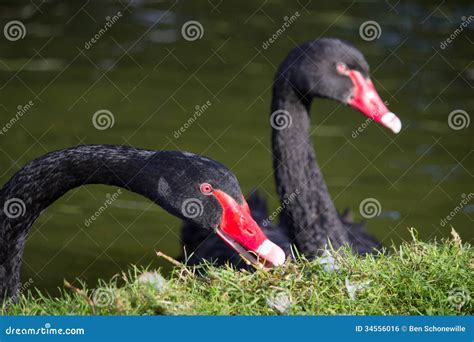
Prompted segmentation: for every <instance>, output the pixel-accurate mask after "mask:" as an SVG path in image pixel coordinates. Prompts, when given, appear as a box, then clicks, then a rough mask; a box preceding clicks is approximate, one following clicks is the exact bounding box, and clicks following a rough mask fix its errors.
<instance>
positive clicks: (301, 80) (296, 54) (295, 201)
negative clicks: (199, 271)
mask: <svg viewBox="0 0 474 342" xmlns="http://www.w3.org/2000/svg"><path fill="white" fill-rule="evenodd" d="M315 97H319V98H329V99H332V100H336V101H338V102H340V103H343V104H346V105H349V106H351V107H353V108H355V109H357V110H358V111H360V112H362V113H363V114H364V115H366V116H367V117H368V118H370V120H373V121H376V122H379V123H381V124H382V125H384V126H386V127H388V128H389V129H391V130H392V131H393V132H394V133H398V132H399V131H400V129H401V122H400V120H399V119H398V118H397V116H396V115H395V114H393V113H391V112H390V111H389V110H388V109H387V107H386V105H385V104H384V102H383V101H382V100H381V98H380V96H379V95H378V93H377V91H376V90H375V87H374V85H373V84H372V81H371V80H370V78H369V66H368V64H367V62H366V61H365V59H364V56H363V55H362V53H361V52H360V51H358V50H357V49H356V48H355V47H353V46H351V45H350V44H348V43H345V42H342V41H341V40H338V39H330V38H325V39H319V40H314V41H310V42H307V43H304V44H302V45H301V46H298V47H297V48H295V49H293V50H292V51H291V52H290V53H289V54H288V56H287V57H286V59H285V60H284V61H283V62H282V63H281V64H280V66H279V68H278V70H277V72H276V76H275V79H274V84H273V98H272V105H271V116H270V123H271V126H272V149H273V168H274V171H275V181H276V188H277V191H278V195H279V197H280V202H281V203H282V204H281V206H280V209H281V213H280V224H279V226H278V227H273V226H268V227H266V226H267V225H266V224H265V223H266V222H268V219H267V218H268V213H267V209H266V204H265V201H264V200H263V199H261V198H259V197H258V195H256V194H254V195H252V196H251V198H249V204H250V206H251V210H252V215H253V216H254V218H255V219H256V221H257V222H258V223H259V224H260V226H262V227H263V230H264V232H265V233H266V234H267V236H268V237H269V238H270V239H272V238H274V240H273V241H274V242H275V243H277V244H279V245H280V247H282V248H283V249H284V250H285V251H286V252H287V253H288V250H289V248H290V244H294V245H295V246H296V247H297V250H298V251H299V252H300V253H302V254H303V255H305V256H307V257H310V258H312V257H314V256H316V255H318V254H321V252H322V250H324V248H325V247H326V245H327V244H328V240H330V242H331V244H332V246H333V247H335V248H339V247H341V246H342V245H344V244H349V245H351V247H352V249H353V250H354V252H356V253H361V254H364V253H369V252H372V251H373V250H374V248H376V247H379V243H378V242H377V241H376V240H375V239H374V238H373V237H372V236H370V235H369V234H368V233H367V232H366V231H365V228H364V225H363V224H362V223H353V222H352V219H351V217H350V214H349V212H348V211H346V212H345V213H344V214H342V215H338V213H337V211H336V208H335V206H334V203H333V202H332V200H331V197H330V195H329V192H328V189H327V186H326V183H325V182H324V179H323V175H322V173H321V170H320V168H319V166H318V164H317V162H316V154H315V151H314V148H313V145H312V143H311V137H310V114H309V113H310V107H311V102H312V100H313V98H315ZM192 231H194V229H193V228H192V227H191V226H190V224H185V225H184V226H183V231H182V241H183V245H184V248H185V250H186V251H187V253H191V252H193V251H194V254H192V255H191V258H190V260H189V263H191V264H194V263H198V262H199V261H200V260H201V259H212V260H215V261H216V262H217V263H219V264H222V263H224V262H225V261H226V260H229V261H230V262H232V263H237V262H238V259H237V258H236V256H235V255H234V254H235V253H233V252H232V251H231V250H229V249H228V248H227V247H226V246H224V245H223V244H222V243H220V242H219V241H217V240H216V239H215V238H213V237H210V236H209V235H208V234H206V233H205V232H201V233H200V234H197V235H196V234H195V235H193V236H191V235H190V233H191V232H192ZM215 245H217V246H219V247H215Z"/></svg>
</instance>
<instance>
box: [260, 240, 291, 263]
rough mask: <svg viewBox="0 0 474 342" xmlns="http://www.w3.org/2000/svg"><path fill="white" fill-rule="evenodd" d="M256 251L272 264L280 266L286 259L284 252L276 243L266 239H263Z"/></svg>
mask: <svg viewBox="0 0 474 342" xmlns="http://www.w3.org/2000/svg"><path fill="white" fill-rule="evenodd" d="M256 252H257V254H258V255H259V256H261V257H262V258H265V260H267V261H268V262H270V263H271V264H272V265H273V266H281V265H283V264H284V263H285V260H286V255H285V252H283V250H282V249H281V248H280V247H279V246H278V245H276V244H274V243H273V242H271V241H270V240H268V239H267V240H265V241H263V243H262V244H261V245H260V247H258V249H257V251H256Z"/></svg>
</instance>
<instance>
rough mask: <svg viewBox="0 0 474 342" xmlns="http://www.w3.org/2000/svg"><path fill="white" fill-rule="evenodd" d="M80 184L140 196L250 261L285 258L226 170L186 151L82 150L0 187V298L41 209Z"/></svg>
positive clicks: (27, 169) (47, 158)
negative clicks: (213, 234) (211, 234)
mask: <svg viewBox="0 0 474 342" xmlns="http://www.w3.org/2000/svg"><path fill="white" fill-rule="evenodd" d="M85 184H108V185H114V186H119V187H123V188H125V189H127V190H130V191H133V192H136V193H138V194H141V195H143V196H145V197H147V198H149V199H150V200H152V201H154V202H155V203H157V204H158V205H160V206H161V207H163V208H164V209H165V210H167V211H168V212H170V213H171V214H173V215H175V216H177V217H179V218H181V219H183V220H187V221H188V222H190V223H192V225H193V226H194V227H195V228H196V229H197V231H199V230H206V229H208V230H210V231H214V232H216V233H217V234H216V235H218V236H219V237H220V238H221V239H222V240H224V241H225V242H226V243H227V244H229V245H230V246H232V247H233V248H234V249H236V250H237V251H238V252H239V253H242V254H243V255H244V256H245V257H246V258H247V259H249V260H250V261H254V262H256V263H257V262H258V261H261V262H262V263H263V264H268V266H272V265H281V264H282V263H283V262H284V260H285V255H284V253H283V251H282V250H281V249H280V248H279V247H278V246H276V245H275V244H273V243H272V242H270V241H269V240H268V239H267V237H266V236H265V234H264V233H263V232H262V231H261V229H260V228H259V226H258V225H257V224H256V222H255V221H254V220H253V219H252V217H251V215H250V211H249V207H248V205H247V203H246V201H245V199H244V197H243V195H242V193H241V190H240V187H239V183H238V181H237V178H236V177H235V176H234V175H233V174H232V173H231V172H230V171H229V170H228V169H227V168H226V167H225V166H223V165H221V164H219V163H217V162H215V161H213V160H210V159H208V158H205V157H202V156H199V155H196V154H193V153H188V152H177V151H150V150H142V149H136V148H133V147H128V146H120V145H82V146H77V147H72V148H68V149H64V150H60V151H55V152H51V153H49V154H46V155H44V156H42V157H40V158H38V159H35V160H33V161H31V162H29V163H28V164H26V165H25V166H24V167H23V168H22V169H21V170H19V171H18V172H17V173H16V174H15V175H13V177H12V178H11V179H10V180H9V181H8V182H7V183H6V184H5V186H4V187H3V188H2V189H1V190H0V205H1V209H2V210H0V300H2V299H4V298H6V297H15V296H16V294H17V290H18V285H19V280H20V266H21V257H22V254H23V249H24V245H25V240H26V237H27V234H28V232H29V230H30V228H31V226H32V224H33V222H34V221H35V220H36V218H37V217H38V216H39V215H40V213H41V211H42V210H44V209H46V207H48V206H49V205H50V204H51V203H52V202H54V201H55V200H57V199H58V198H59V197H61V196H62V195H63V194H65V193H66V192H67V191H69V190H71V189H73V188H76V187H79V186H82V185H85ZM199 228H206V229H199ZM248 251H250V252H253V253H254V254H255V255H253V254H251V253H248Z"/></svg>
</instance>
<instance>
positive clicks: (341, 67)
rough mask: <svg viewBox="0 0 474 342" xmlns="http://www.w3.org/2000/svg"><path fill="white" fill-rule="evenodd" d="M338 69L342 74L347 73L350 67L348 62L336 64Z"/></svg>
mask: <svg viewBox="0 0 474 342" xmlns="http://www.w3.org/2000/svg"><path fill="white" fill-rule="evenodd" d="M336 70H337V72H338V73H340V74H342V75H347V72H348V71H349V68H348V67H347V65H346V63H342V62H339V63H337V64H336Z"/></svg>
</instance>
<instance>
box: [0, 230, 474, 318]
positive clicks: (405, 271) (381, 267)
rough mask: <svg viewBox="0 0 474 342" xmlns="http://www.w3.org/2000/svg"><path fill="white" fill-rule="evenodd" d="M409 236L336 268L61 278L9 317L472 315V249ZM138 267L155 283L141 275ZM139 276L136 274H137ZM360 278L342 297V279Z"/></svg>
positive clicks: (343, 254) (315, 264)
mask: <svg viewBox="0 0 474 342" xmlns="http://www.w3.org/2000/svg"><path fill="white" fill-rule="evenodd" d="M415 234H416V233H415V232H414V231H412V236H413V241H410V242H405V243H403V244H402V245H401V246H397V247H392V248H391V249H390V250H387V251H385V253H384V254H380V255H376V256H368V257H358V256H353V255H351V254H350V253H349V252H348V250H341V251H339V252H338V253H334V254H333V255H334V257H335V260H336V264H337V265H338V267H339V269H338V270H336V271H332V272H328V271H325V270H324V266H323V265H322V264H321V263H320V262H319V261H320V259H318V260H313V261H308V260H305V259H304V258H300V259H299V260H297V261H293V262H290V263H288V264H286V265H285V266H283V267H279V268H274V269H271V270H269V271H264V270H259V271H256V272H247V271H243V270H235V269H232V268H230V267H219V268H217V267H213V266H211V265H206V266H202V267H200V268H192V267H185V266H182V267H180V266H177V267H176V268H175V270H174V271H173V273H172V275H171V276H170V277H169V279H166V280H165V279H164V278H162V277H161V276H159V275H158V273H157V272H156V271H150V270H144V269H139V268H136V267H132V268H131V270H130V271H129V272H128V273H124V274H121V275H117V276H116V277H114V278H113V279H111V280H110V281H107V282H105V281H101V282H100V287H98V288H97V289H87V288H85V286H82V287H81V288H76V287H72V286H71V285H69V284H68V283H67V282H65V287H64V289H63V290H62V294H61V296H60V297H58V298H53V297H49V296H46V295H43V294H41V293H40V292H39V291H37V290H33V291H27V292H25V293H23V294H22V295H21V297H20V300H19V302H18V303H17V304H15V305H11V306H10V307H9V308H8V309H6V308H5V307H4V308H3V309H2V310H1V313H2V314H10V315H70V314H78V315H91V314H100V315H155V314H160V315H161V314H164V315H195V314H204V315H274V314H289V315H335V314H357V315H387V314H390V315H472V314H474V303H473V302H474V298H471V296H473V295H474V294H473V293H471V292H472V290H473V289H474V277H473V271H474V253H473V248H472V247H471V246H470V245H469V244H463V243H462V242H461V240H460V239H459V236H458V235H457V234H456V233H455V232H454V231H453V238H452V239H449V240H443V241H439V242H436V241H434V242H429V243H426V242H421V241H419V240H417V239H416V236H415ZM144 272H148V273H147V274H148V275H150V274H152V275H153V276H154V277H155V279H157V281H158V282H157V283H156V281H155V283H154V284H153V283H150V282H146V281H143V280H142V281H140V280H138V278H139V277H140V275H142V274H143V273H144ZM142 277H143V276H142ZM354 284H365V286H362V287H361V288H359V290H358V291H356V293H355V298H351V296H350V295H349V292H348V289H347V285H349V286H350V285H354Z"/></svg>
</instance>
